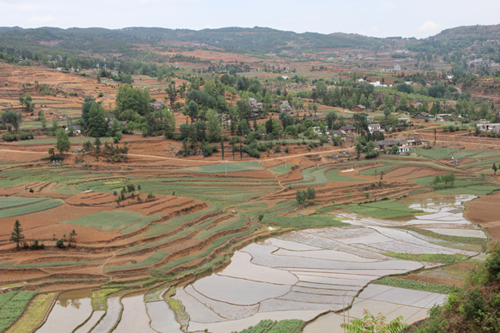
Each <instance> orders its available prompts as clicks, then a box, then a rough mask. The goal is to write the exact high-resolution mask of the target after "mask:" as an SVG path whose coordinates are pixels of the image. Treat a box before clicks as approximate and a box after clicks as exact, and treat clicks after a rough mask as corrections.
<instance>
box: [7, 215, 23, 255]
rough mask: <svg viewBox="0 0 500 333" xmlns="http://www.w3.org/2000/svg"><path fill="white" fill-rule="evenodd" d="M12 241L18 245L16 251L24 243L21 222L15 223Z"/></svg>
mask: <svg viewBox="0 0 500 333" xmlns="http://www.w3.org/2000/svg"><path fill="white" fill-rule="evenodd" d="M10 241H11V242H12V243H16V249H18V250H19V244H21V243H22V242H23V241H24V235H23V228H22V227H21V223H19V220H16V222H15V223H14V230H13V231H12V234H11V236H10Z"/></svg>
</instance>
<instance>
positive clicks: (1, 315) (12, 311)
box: [0, 291, 35, 332]
mask: <svg viewBox="0 0 500 333" xmlns="http://www.w3.org/2000/svg"><path fill="white" fill-rule="evenodd" d="M34 295H35V293H34V292H32V291H20V292H14V294H10V295H9V296H8V297H6V298H8V301H7V302H4V303H3V304H0V332H2V331H4V330H5V329H6V328H7V327H9V326H10V325H12V323H13V322H15V321H16V320H17V318H19V316H21V314H22V313H23V311H24V308H25V307H26V306H27V305H28V303H29V301H30V300H31V298H33V296H34Z"/></svg>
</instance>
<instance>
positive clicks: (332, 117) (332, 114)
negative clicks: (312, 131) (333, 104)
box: [325, 111, 337, 130]
mask: <svg viewBox="0 0 500 333" xmlns="http://www.w3.org/2000/svg"><path fill="white" fill-rule="evenodd" d="M325 119H326V124H327V126H328V129H329V130H331V129H333V123H334V122H335V121H336V120H337V114H336V113H335V112H333V111H330V112H328V113H327V115H326V117H325Z"/></svg>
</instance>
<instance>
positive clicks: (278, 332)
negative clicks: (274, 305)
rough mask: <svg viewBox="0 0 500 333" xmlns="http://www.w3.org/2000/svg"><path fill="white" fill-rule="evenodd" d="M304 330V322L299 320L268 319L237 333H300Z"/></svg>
mask: <svg viewBox="0 0 500 333" xmlns="http://www.w3.org/2000/svg"><path fill="white" fill-rule="evenodd" d="M303 328H304V322H303V321H302V320H299V319H288V320H282V321H278V322H276V321H274V320H270V319H266V320H261V321H260V322H259V323H258V324H257V325H255V326H250V327H249V328H247V329H244V330H243V331H240V332H239V333H300V332H302V329H303Z"/></svg>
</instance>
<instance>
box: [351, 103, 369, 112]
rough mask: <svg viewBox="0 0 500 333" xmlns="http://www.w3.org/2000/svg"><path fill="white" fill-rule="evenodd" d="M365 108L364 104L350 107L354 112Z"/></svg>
mask: <svg viewBox="0 0 500 333" xmlns="http://www.w3.org/2000/svg"><path fill="white" fill-rule="evenodd" d="M365 110H366V106H364V105H361V104H358V105H356V106H355V107H353V108H352V111H356V112H362V111H365Z"/></svg>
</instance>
